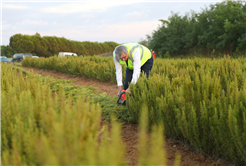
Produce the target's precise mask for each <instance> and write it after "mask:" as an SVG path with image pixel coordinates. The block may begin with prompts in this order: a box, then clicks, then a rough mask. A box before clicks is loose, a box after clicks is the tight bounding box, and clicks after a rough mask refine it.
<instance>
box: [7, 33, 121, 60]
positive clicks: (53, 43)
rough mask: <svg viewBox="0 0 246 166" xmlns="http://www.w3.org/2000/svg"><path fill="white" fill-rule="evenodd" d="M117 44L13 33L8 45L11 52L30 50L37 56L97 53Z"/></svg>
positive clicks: (88, 54) (106, 50)
mask: <svg viewBox="0 0 246 166" xmlns="http://www.w3.org/2000/svg"><path fill="white" fill-rule="evenodd" d="M117 45H118V44H117V43H115V42H104V43H98V42H88V41H84V42H78V41H73V40H67V39H65V38H64V37H62V38H58V37H55V36H52V37H51V36H44V37H41V36H40V35H39V34H36V35H33V36H30V35H22V34H15V35H13V36H11V37H10V43H9V47H10V48H11V49H12V50H13V51H12V52H13V53H24V52H30V53H33V54H34V55H37V56H39V57H50V56H54V55H55V54H58V53H59V52H74V53H77V54H78V55H87V56H92V55H98V54H102V53H105V52H109V51H113V50H114V48H115V47H116V46H117Z"/></svg>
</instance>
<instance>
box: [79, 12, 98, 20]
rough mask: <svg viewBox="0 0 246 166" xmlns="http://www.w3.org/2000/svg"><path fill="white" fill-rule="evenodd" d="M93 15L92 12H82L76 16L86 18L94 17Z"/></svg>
mask: <svg viewBox="0 0 246 166" xmlns="http://www.w3.org/2000/svg"><path fill="white" fill-rule="evenodd" d="M94 17H95V15H94V14H87V13H84V14H82V15H80V16H78V18H87V19H89V18H94Z"/></svg>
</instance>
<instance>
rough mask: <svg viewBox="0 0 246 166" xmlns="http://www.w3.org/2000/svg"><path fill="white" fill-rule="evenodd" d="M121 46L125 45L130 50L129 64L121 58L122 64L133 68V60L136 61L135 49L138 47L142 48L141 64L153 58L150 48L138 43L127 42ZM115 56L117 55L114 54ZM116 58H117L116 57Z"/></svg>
mask: <svg viewBox="0 0 246 166" xmlns="http://www.w3.org/2000/svg"><path fill="white" fill-rule="evenodd" d="M119 46H125V47H126V48H127V50H128V66H127V64H126V62H125V61H122V60H121V59H120V60H119V63H120V64H122V65H125V66H126V67H127V68H129V69H131V70H133V62H134V51H135V49H137V48H140V60H141V66H143V65H144V64H145V62H146V61H147V60H149V59H150V58H151V56H152V55H151V52H150V50H149V49H148V48H147V47H145V46H143V45H141V44H138V43H126V44H121V45H119ZM114 57H116V55H115V54H114ZM115 59H116V58H115Z"/></svg>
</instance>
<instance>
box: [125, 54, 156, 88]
mask: <svg viewBox="0 0 246 166" xmlns="http://www.w3.org/2000/svg"><path fill="white" fill-rule="evenodd" d="M152 66H153V57H152V56H151V58H150V59H149V60H147V61H146V62H145V64H144V65H143V66H142V67H141V72H142V71H144V73H145V74H146V77H147V79H148V78H149V72H150V71H151V69H152ZM132 74H133V70H130V69H129V68H126V77H125V83H124V90H126V89H127V88H128V87H129V83H130V82H131V81H132Z"/></svg>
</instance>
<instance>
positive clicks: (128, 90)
mask: <svg viewBox="0 0 246 166" xmlns="http://www.w3.org/2000/svg"><path fill="white" fill-rule="evenodd" d="M126 93H129V94H130V95H131V91H130V86H129V87H128V88H127V89H126Z"/></svg>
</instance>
